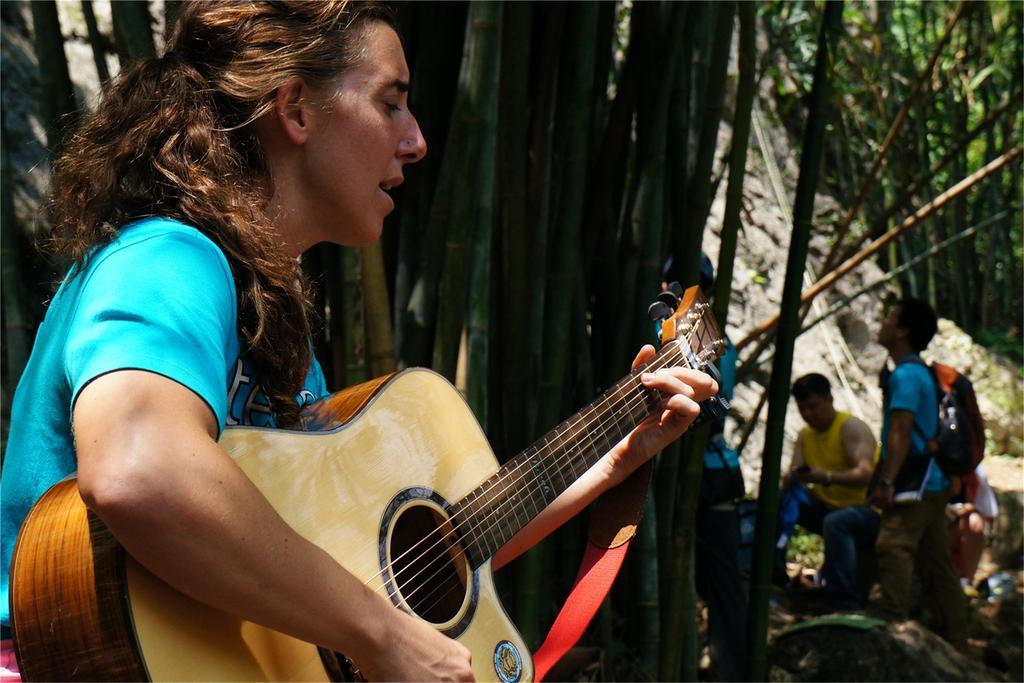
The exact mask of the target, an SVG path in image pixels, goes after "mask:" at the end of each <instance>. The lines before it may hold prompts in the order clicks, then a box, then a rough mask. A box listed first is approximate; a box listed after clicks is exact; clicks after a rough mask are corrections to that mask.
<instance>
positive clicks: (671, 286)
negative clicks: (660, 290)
mask: <svg viewBox="0 0 1024 683" xmlns="http://www.w3.org/2000/svg"><path fill="white" fill-rule="evenodd" d="M668 291H670V292H672V293H673V294H675V295H676V298H677V299H682V298H683V286H682V285H681V284H679V283H678V282H670V283H668ZM678 305H679V304H676V306H678Z"/></svg>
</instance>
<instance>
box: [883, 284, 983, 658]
mask: <svg viewBox="0 0 1024 683" xmlns="http://www.w3.org/2000/svg"><path fill="white" fill-rule="evenodd" d="M936 329H937V319H936V316H935V311H933V310H932V308H931V306H929V305H928V304H927V303H926V302H924V301H921V300H919V299H913V298H905V299H903V300H902V301H900V302H899V303H897V304H896V306H895V307H894V308H893V309H892V311H891V312H889V313H888V315H887V316H886V318H885V320H884V321H883V322H882V327H881V329H880V330H879V332H878V342H879V343H880V344H881V345H882V346H884V347H885V348H886V350H887V351H888V352H889V357H890V358H891V359H892V361H893V362H894V363H895V368H894V369H893V370H892V372H891V373H885V372H884V371H883V382H882V383H883V397H884V402H883V410H884V411H885V412H884V416H883V421H882V452H881V457H880V460H879V465H878V467H877V473H878V475H877V477H876V478H875V481H874V482H873V483H872V488H871V493H870V502H871V503H872V504H873V505H875V506H877V507H879V508H881V509H882V519H881V526H880V529H879V532H878V540H877V541H876V542H875V551H876V553H877V556H878V578H879V584H880V586H881V589H882V591H881V598H880V599H879V601H878V605H877V606H878V608H879V609H880V610H881V612H882V613H883V614H885V615H887V616H889V617H892V618H895V619H907V618H908V617H909V616H910V584H911V579H912V576H913V574H914V572H915V571H916V572H917V573H918V575H919V576H920V578H921V580H922V582H923V584H924V590H925V593H924V594H925V595H927V596H929V598H928V602H929V605H930V607H932V608H933V609H934V612H935V613H936V614H935V616H936V617H937V620H938V622H939V623H938V625H937V627H936V630H937V632H938V633H940V634H941V635H942V636H943V637H945V638H946V639H947V640H948V641H949V642H950V643H952V644H953V645H954V646H956V647H958V648H960V649H965V648H966V646H967V640H966V621H967V605H966V603H965V601H964V596H963V593H962V591H961V590H960V582H959V580H958V579H957V575H956V572H955V571H954V570H953V564H952V562H951V559H950V552H949V530H948V523H947V521H946V503H947V502H948V501H949V497H950V492H949V479H948V478H947V477H946V476H945V474H943V472H942V470H941V469H939V467H938V466H937V465H936V464H935V461H934V460H933V459H932V458H931V457H930V456H929V455H928V452H927V445H926V442H927V441H928V440H929V439H931V438H932V437H933V436H934V435H935V433H936V431H937V429H938V398H937V391H936V387H935V382H934V380H933V378H932V375H931V372H930V371H929V369H928V367H927V365H925V363H924V362H923V361H922V360H921V357H920V355H919V354H920V352H921V351H923V350H924V349H925V348H926V347H927V346H928V343H929V342H930V341H931V339H932V337H933V336H934V335H935V331H936Z"/></svg>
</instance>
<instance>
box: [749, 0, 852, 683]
mask: <svg viewBox="0 0 1024 683" xmlns="http://www.w3.org/2000/svg"><path fill="white" fill-rule="evenodd" d="M842 13H843V3H842V2H830V3H826V5H825V12H824V16H823V17H822V20H821V29H820V31H819V34H818V54H817V57H816V59H815V65H814V81H813V86H812V88H811V97H810V102H809V106H808V117H807V127H806V129H805V132H804V139H803V145H802V147H801V148H802V149H803V153H802V154H801V157H800V176H799V180H798V181H797V188H796V198H795V199H794V202H793V236H792V239H791V240H790V245H789V258H788V260H787V262H786V279H785V283H784V285H783V291H782V306H781V315H780V325H779V341H778V344H777V348H776V354H775V363H774V364H773V366H772V378H771V383H770V385H769V392H770V396H771V400H770V403H769V406H768V420H767V425H766V430H765V440H764V456H763V458H762V463H763V464H762V469H761V484H760V489H759V491H758V497H757V500H758V506H757V526H756V530H755V538H754V554H753V562H752V566H751V589H750V607H749V612H748V622H747V634H748V636H747V642H748V644H749V650H748V652H749V654H748V657H747V669H748V672H747V673H748V679H749V680H768V662H767V652H766V650H767V643H766V641H767V636H768V594H769V581H770V575H771V568H772V559H773V555H774V550H775V544H774V540H775V539H774V538H773V535H774V530H775V524H776V514H777V508H778V498H779V470H780V461H781V458H782V442H783V438H784V436H785V433H784V428H785V419H786V407H787V404H788V402H789V377H790V373H791V371H792V366H793V345H794V340H795V338H796V331H797V329H798V327H799V315H800V288H801V284H802V282H803V275H804V269H805V267H806V260H807V250H808V243H809V242H810V236H811V223H812V219H813V213H814V196H815V194H816V189H817V187H818V170H819V168H820V166H821V156H822V151H823V140H824V136H825V119H826V108H827V103H828V102H829V101H830V100H831V82H830V81H831V72H832V64H833V55H834V54H835V46H836V42H837V41H838V39H839V36H840V34H841V31H842Z"/></svg>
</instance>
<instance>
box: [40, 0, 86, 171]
mask: <svg viewBox="0 0 1024 683" xmlns="http://www.w3.org/2000/svg"><path fill="white" fill-rule="evenodd" d="M29 5H30V7H31V10H32V34H33V36H34V38H35V41H34V42H35V53H36V60H37V61H38V63H39V90H40V98H39V99H40V104H41V107H40V108H41V110H42V111H41V112H40V113H41V114H42V119H43V126H44V127H45V129H46V146H47V148H48V151H49V153H50V158H51V159H52V158H55V157H56V155H57V154H58V153H59V147H60V142H61V138H62V137H63V131H64V129H65V127H66V126H67V124H68V123H69V119H70V117H71V116H72V115H73V114H74V113H75V112H76V111H77V109H78V105H77V104H76V102H75V92H74V88H73V87H72V85H71V76H70V74H69V73H68V60H67V57H66V56H65V54H64V36H63V34H62V33H61V28H60V18H59V17H58V16H57V4H56V3H55V2H53V0H45V1H43V0H40V1H39V2H32V3H29Z"/></svg>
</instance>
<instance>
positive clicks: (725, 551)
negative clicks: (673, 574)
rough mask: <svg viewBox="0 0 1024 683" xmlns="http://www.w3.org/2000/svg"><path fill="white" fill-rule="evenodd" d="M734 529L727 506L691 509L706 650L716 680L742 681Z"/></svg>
mask: <svg viewBox="0 0 1024 683" xmlns="http://www.w3.org/2000/svg"><path fill="white" fill-rule="evenodd" d="M739 548H740V524H739V516H738V515H737V514H736V507H735V506H733V505H732V504H724V505H717V506H715V507H713V508H711V507H705V506H701V507H699V508H698V509H697V546H696V563H695V564H696V566H695V568H694V569H695V579H696V583H697V593H698V594H700V597H701V598H702V599H703V600H704V602H705V603H706V604H707V607H708V649H709V651H710V653H711V664H712V666H713V667H714V669H715V672H716V673H717V674H718V676H719V677H720V678H722V679H724V680H727V681H739V680H743V675H744V673H743V672H744V666H745V662H746V638H747V595H746V593H745V592H744V590H743V583H742V580H741V578H740V570H739V564H738V556H739Z"/></svg>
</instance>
